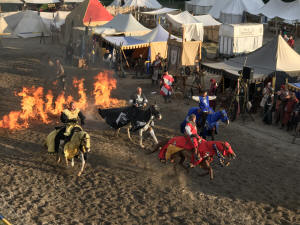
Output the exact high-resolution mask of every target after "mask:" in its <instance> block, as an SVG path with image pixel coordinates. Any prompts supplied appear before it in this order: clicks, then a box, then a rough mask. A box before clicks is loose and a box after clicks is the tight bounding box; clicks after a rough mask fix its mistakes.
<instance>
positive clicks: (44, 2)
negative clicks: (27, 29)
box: [24, 0, 60, 5]
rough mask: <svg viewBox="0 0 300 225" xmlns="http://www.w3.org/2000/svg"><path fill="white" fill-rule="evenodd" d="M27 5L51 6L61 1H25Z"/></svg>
mask: <svg viewBox="0 0 300 225" xmlns="http://www.w3.org/2000/svg"><path fill="white" fill-rule="evenodd" d="M24 2H25V3H29V4H41V5H43V4H51V3H59V2H60V1H59V0H24Z"/></svg>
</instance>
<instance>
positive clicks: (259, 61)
mask: <svg viewBox="0 0 300 225" xmlns="http://www.w3.org/2000/svg"><path fill="white" fill-rule="evenodd" d="M266 56H267V57H266ZM246 57H247V66H250V67H253V68H255V71H258V72H261V73H263V74H270V73H272V72H275V71H283V72H286V73H292V74H293V73H295V72H296V73H298V74H299V73H300V64H299V62H300V55H299V54H298V53H297V52H296V51H295V50H294V49H292V48H291V47H290V46H289V45H288V43H287V42H286V41H285V40H284V39H283V38H282V37H281V36H280V35H278V36H277V37H275V38H273V39H272V40H271V41H270V42H268V43H266V44H265V45H263V46H262V47H261V48H259V49H257V50H255V51H254V52H251V53H249V54H248V55H246V56H244V57H237V58H232V59H230V60H228V62H227V63H228V64H229V65H232V66H242V65H243V64H244V61H245V59H246Z"/></svg>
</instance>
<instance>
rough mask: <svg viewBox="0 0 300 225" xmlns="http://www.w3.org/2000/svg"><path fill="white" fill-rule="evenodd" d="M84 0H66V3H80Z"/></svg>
mask: <svg viewBox="0 0 300 225" xmlns="http://www.w3.org/2000/svg"><path fill="white" fill-rule="evenodd" d="M83 1H84V0H64V3H80V2H83Z"/></svg>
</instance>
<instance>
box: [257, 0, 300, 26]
mask: <svg viewBox="0 0 300 225" xmlns="http://www.w3.org/2000/svg"><path fill="white" fill-rule="evenodd" d="M299 12H300V0H296V1H293V2H283V1H282V0H272V1H269V2H268V3H267V4H265V5H264V6H263V7H262V8H260V9H259V10H258V12H257V13H260V14H263V15H265V16H267V17H268V18H274V17H280V18H282V19H285V20H290V21H291V20H300V13H299Z"/></svg>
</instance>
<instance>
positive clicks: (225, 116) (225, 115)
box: [221, 110, 229, 125]
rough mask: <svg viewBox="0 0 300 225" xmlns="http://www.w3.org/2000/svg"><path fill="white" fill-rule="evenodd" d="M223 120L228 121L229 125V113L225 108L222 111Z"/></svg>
mask: <svg viewBox="0 0 300 225" xmlns="http://www.w3.org/2000/svg"><path fill="white" fill-rule="evenodd" d="M221 121H222V122H223V123H227V125H229V118H228V115H227V113H226V111H225V110H222V111H221Z"/></svg>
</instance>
